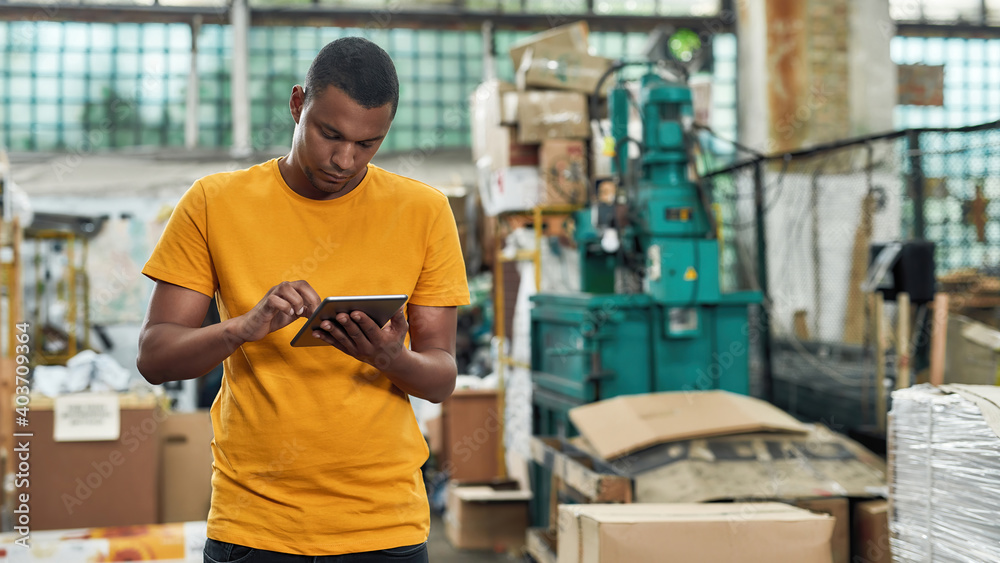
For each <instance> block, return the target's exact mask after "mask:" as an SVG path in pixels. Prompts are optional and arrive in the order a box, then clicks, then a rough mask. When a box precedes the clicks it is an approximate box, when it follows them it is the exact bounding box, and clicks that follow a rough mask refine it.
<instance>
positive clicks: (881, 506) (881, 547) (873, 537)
mask: <svg viewBox="0 0 1000 563" xmlns="http://www.w3.org/2000/svg"><path fill="white" fill-rule="evenodd" d="M888 509H889V503H888V501H886V500H884V499H879V500H868V501H862V502H859V503H857V504H856V505H854V524H853V533H852V534H851V543H852V551H853V554H852V559H851V562H852V563H892V547H891V544H890V543H889V510H888Z"/></svg>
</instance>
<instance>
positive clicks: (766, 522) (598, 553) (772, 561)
mask: <svg viewBox="0 0 1000 563" xmlns="http://www.w3.org/2000/svg"><path fill="white" fill-rule="evenodd" d="M833 527H834V519H833V518H832V517H830V516H827V515H822V514H816V513H813V512H809V511H807V510H802V509H800V508H795V507H793V506H789V505H786V504H781V503H739V504H644V505H643V504H584V505H560V506H559V552H558V561H559V563H621V562H625V561H629V562H631V561H635V562H640V561H706V562H708V561H711V562H716V561H720V562H721V561H725V562H726V563H830V536H831V534H832V533H833Z"/></svg>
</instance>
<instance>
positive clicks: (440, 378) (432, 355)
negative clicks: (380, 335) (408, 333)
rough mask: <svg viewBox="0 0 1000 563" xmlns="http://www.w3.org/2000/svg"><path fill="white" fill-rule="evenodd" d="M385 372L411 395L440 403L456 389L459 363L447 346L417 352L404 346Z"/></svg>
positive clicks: (394, 382) (397, 385)
mask: <svg viewBox="0 0 1000 563" xmlns="http://www.w3.org/2000/svg"><path fill="white" fill-rule="evenodd" d="M384 373H385V375H386V377H388V378H389V380H390V381H392V382H393V384H395V385H396V387H399V388H400V389H402V390H403V391H404V392H405V393H407V394H408V395H413V396H415V397H420V398H421V399H427V400H428V401H431V402H433V403H440V402H441V401H444V400H445V399H447V398H448V397H449V396H450V395H451V393H452V391H454V390H455V377H456V376H457V375H458V366H457V365H456V364H455V357H454V356H452V355H451V354H449V353H448V352H447V351H445V350H441V349H431V350H425V351H423V352H414V351H412V350H410V349H408V348H403V349H402V352H401V353H400V355H399V356H398V357H397V358H395V359H393V360H392V361H391V362H390V364H389V368H388V369H387V370H385V371H384Z"/></svg>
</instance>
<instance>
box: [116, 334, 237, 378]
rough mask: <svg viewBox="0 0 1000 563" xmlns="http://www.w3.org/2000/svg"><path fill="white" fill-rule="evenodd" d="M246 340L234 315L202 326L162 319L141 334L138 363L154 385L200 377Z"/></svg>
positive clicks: (144, 375) (141, 371)
mask: <svg viewBox="0 0 1000 563" xmlns="http://www.w3.org/2000/svg"><path fill="white" fill-rule="evenodd" d="M242 344H243V341H242V340H241V339H240V338H239V337H238V336H236V335H235V334H234V333H233V332H232V319H229V320H226V321H223V322H221V323H217V324H213V325H209V326H206V327H200V328H190V327H186V326H182V325H178V324H171V323H162V324H158V325H153V326H150V327H147V328H146V329H145V330H143V332H142V333H141V334H140V335H139V358H138V360H137V361H136V367H138V368H139V373H141V374H142V376H143V377H145V378H146V381H149V382H150V383H152V384H154V385H158V384H160V383H164V382H167V381H180V380H182V379H194V378H196V377H201V376H202V375H205V374H206V373H208V372H209V371H211V370H212V368H214V367H215V366H217V365H219V364H220V363H222V361H223V360H225V359H226V358H228V357H229V356H230V355H231V354H232V353H233V352H235V351H236V349H237V348H239V347H240V345H242Z"/></svg>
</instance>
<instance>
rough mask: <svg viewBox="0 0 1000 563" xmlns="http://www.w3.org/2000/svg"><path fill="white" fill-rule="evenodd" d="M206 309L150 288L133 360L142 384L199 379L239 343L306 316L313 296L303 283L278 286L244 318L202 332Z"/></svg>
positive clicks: (163, 288) (174, 292) (179, 293)
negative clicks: (151, 290)
mask: <svg viewBox="0 0 1000 563" xmlns="http://www.w3.org/2000/svg"><path fill="white" fill-rule="evenodd" d="M209 303H211V298H209V297H208V296H207V295H203V294H201V293H198V292H197V291H193V290H190V289H186V288H183V287H180V286H176V285H172V284H169V283H165V282H159V281H158V282H156V287H154V288H153V295H152V297H151V298H150V301H149V310H148V311H147V313H146V320H145V321H144V322H143V324H142V328H141V329H140V331H139V357H138V359H137V360H136V367H138V368H139V373H141V374H142V376H143V377H145V378H146V381H149V382H150V383H152V384H154V385H157V384H160V383H164V382H166V381H179V380H182V379H194V378H196V377H200V376H202V375H205V374H206V373H208V372H209V371H210V370H211V369H212V368H214V367H215V366H217V365H219V363H220V362H222V361H223V360H225V359H226V358H228V357H229V355H230V354H232V353H233V352H235V351H236V349H237V348H239V347H240V346H241V345H243V343H245V342H252V341H255V340H260V339H261V338H264V337H265V336H267V335H268V334H269V333H271V332H273V331H275V330H278V329H279V328H282V327H284V326H287V325H288V324H289V323H291V322H292V321H294V320H295V319H297V318H299V317H300V316H308V315H309V314H311V313H312V311H313V310H314V309H315V308H316V306H317V305H318V304H319V296H318V295H317V294H316V292H315V291H314V290H313V289H312V287H310V286H309V284H308V283H306V282H304V281H297V282H282V283H281V284H279V285H276V286H274V287H273V288H271V290H270V291H268V293H267V295H265V296H264V298H263V299H261V300H260V302H259V303H257V305H256V306H255V307H254V308H253V309H251V310H250V311H249V312H247V313H246V314H244V315H240V316H238V317H234V318H232V319H227V320H225V321H222V322H221V323H218V324H214V325H210V326H206V327H203V326H201V325H202V322H204V320H205V313H206V312H208V305H209Z"/></svg>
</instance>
